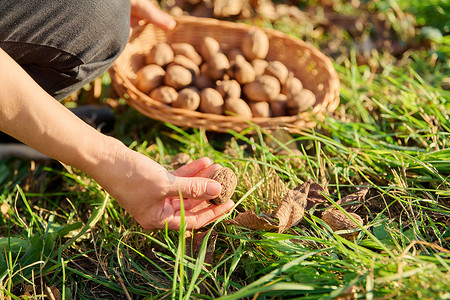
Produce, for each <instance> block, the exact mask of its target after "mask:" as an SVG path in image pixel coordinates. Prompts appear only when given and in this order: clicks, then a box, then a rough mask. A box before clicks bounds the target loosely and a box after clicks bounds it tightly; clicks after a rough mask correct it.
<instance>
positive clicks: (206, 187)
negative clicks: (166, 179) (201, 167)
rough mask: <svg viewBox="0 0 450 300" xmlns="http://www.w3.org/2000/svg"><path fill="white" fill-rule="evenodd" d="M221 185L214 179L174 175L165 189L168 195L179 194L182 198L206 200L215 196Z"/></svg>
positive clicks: (218, 192)
mask: <svg viewBox="0 0 450 300" xmlns="http://www.w3.org/2000/svg"><path fill="white" fill-rule="evenodd" d="M221 190H222V186H221V185H220V183H218V182H217V181H215V180H212V179H208V178H202V177H179V176H177V177H175V182H174V183H173V184H171V186H170V187H169V190H168V191H167V196H168V197H176V196H179V193H180V192H181V195H182V196H183V198H184V199H187V198H189V199H195V200H206V199H212V198H215V197H217V196H218V195H219V194H220V191H221Z"/></svg>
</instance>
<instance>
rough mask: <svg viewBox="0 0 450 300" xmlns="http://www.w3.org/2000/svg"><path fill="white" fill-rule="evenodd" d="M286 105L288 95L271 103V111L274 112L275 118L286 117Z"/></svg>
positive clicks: (281, 96) (280, 96)
mask: <svg viewBox="0 0 450 300" xmlns="http://www.w3.org/2000/svg"><path fill="white" fill-rule="evenodd" d="M286 103H287V97H286V95H283V94H280V95H279V96H278V97H277V98H276V99H274V100H272V101H270V102H269V105H270V110H271V111H272V116H273V117H280V116H286V115H287V110H286Z"/></svg>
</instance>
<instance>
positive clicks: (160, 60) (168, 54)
mask: <svg viewBox="0 0 450 300" xmlns="http://www.w3.org/2000/svg"><path fill="white" fill-rule="evenodd" d="M174 56H175V55H174V53H173V50H172V48H171V47H170V46H169V44H167V43H159V44H157V45H155V46H154V47H153V48H152V49H150V52H149V53H148V54H147V55H146V56H145V63H146V64H147V65H151V64H156V65H158V66H161V67H164V66H166V65H168V64H169V63H171V62H172V61H173V58H174Z"/></svg>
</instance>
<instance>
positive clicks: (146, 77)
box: [136, 65, 166, 94]
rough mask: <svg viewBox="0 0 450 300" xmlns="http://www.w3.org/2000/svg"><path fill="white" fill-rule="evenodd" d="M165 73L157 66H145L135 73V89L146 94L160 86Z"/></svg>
mask: <svg viewBox="0 0 450 300" xmlns="http://www.w3.org/2000/svg"><path fill="white" fill-rule="evenodd" d="M165 74H166V71H164V69H163V68H162V67H160V66H158V65H147V66H144V67H142V68H141V69H139V70H138V71H137V73H136V87H137V88H138V89H139V90H141V91H142V92H144V93H146V94H148V93H149V92H150V91H151V90H152V89H154V88H155V87H157V86H159V85H161V84H162V83H163V80H164V76H165Z"/></svg>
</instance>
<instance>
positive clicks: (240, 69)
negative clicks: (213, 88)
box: [228, 55, 256, 84]
mask: <svg viewBox="0 0 450 300" xmlns="http://www.w3.org/2000/svg"><path fill="white" fill-rule="evenodd" d="M228 75H230V76H231V77H232V78H234V79H236V80H237V82H239V83H240V84H246V83H249V82H252V81H254V80H255V78H256V75H255V70H254V69H253V66H252V65H251V64H250V63H249V62H248V61H246V60H245V58H244V57H243V56H242V55H236V57H235V60H234V62H233V64H232V65H231V66H230V69H229V70H228Z"/></svg>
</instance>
